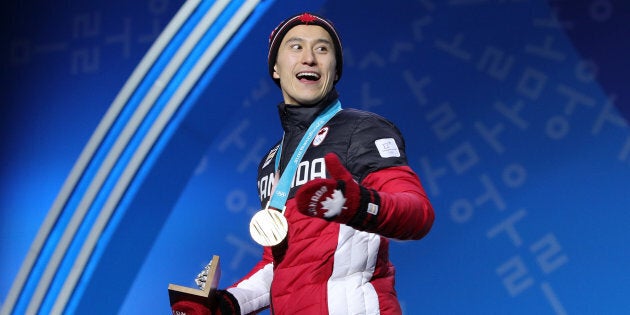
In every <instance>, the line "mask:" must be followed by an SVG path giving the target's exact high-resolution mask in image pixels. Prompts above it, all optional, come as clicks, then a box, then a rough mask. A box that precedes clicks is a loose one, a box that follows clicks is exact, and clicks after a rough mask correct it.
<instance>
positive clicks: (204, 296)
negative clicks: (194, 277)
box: [168, 255, 221, 306]
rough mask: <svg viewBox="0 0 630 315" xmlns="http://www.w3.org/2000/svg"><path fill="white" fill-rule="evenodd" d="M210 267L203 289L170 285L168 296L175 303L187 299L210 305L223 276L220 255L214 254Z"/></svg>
mask: <svg viewBox="0 0 630 315" xmlns="http://www.w3.org/2000/svg"><path fill="white" fill-rule="evenodd" d="M209 265H210V266H209V269H208V279H207V280H206V285H205V286H204V288H203V290H202V289H195V288H189V287H184V286H180V285H176V284H170V283H169V285H168V297H169V300H170V302H171V306H173V304H175V303H177V302H179V301H182V300H185V301H192V302H196V303H200V304H203V305H206V306H210V304H211V302H212V299H211V297H212V294H214V291H216V289H217V286H218V285H219V278H220V277H221V268H220V267H219V256H216V255H214V256H212V260H211V261H210V264H209Z"/></svg>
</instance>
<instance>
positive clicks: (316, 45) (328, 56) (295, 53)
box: [273, 25, 337, 105]
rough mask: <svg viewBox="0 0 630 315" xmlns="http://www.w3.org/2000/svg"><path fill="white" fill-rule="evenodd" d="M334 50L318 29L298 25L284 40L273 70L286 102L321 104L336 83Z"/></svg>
mask: <svg viewBox="0 0 630 315" xmlns="http://www.w3.org/2000/svg"><path fill="white" fill-rule="evenodd" d="M336 66H337V61H336V60H335V47H334V45H333V41H332V39H331V37H330V35H329V34H328V32H327V31H326V30H325V29H324V28H322V27H321V26H317V25H297V26H295V27H293V28H292V29H290V30H289V31H288V32H287V34H286V35H285V36H284V38H283V39H282V43H280V47H279V49H278V57H277V58H276V64H275V66H274V67H273V69H274V72H273V77H274V78H275V79H279V80H280V88H281V89H282V96H283V97H284V102H285V103H287V104H293V105H310V104H315V103H317V102H318V101H320V100H321V99H322V98H323V97H324V96H325V95H326V94H327V93H328V92H329V91H330V90H331V89H332V87H333V82H335V80H336V79H337V71H336Z"/></svg>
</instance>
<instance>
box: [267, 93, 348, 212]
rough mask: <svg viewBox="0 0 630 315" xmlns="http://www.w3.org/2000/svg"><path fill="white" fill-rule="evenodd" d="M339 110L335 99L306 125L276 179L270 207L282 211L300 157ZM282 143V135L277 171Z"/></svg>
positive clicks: (277, 165)
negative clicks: (278, 177)
mask: <svg viewBox="0 0 630 315" xmlns="http://www.w3.org/2000/svg"><path fill="white" fill-rule="evenodd" d="M340 110H341V102H339V100H337V101H336V102H335V103H333V104H331V105H329V106H328V107H326V109H324V111H322V112H321V113H320V114H319V115H318V116H317V118H315V120H314V121H313V122H312V123H311V125H310V126H309V127H308V130H306V133H305V134H304V136H303V137H302V140H300V143H299V144H298V146H297V148H296V149H295V152H293V155H292V156H291V160H290V161H289V163H288V164H287V167H286V168H285V169H284V172H283V173H282V176H280V179H279V180H278V184H277V186H276V188H275V191H274V193H273V195H272V196H271V200H270V201H269V206H270V207H272V208H275V209H278V210H282V211H284V205H285V204H286V202H287V198H289V190H290V189H291V181H292V180H293V177H294V176H295V171H296V170H297V167H298V165H299V164H300V162H302V158H303V157H304V154H305V153H306V150H307V149H308V147H309V146H310V144H311V142H312V141H313V139H314V138H315V135H317V132H318V131H319V129H321V128H322V127H323V126H324V125H325V124H326V123H327V122H328V121H329V120H330V119H331V118H332V117H333V116H335V114H337V113H338V112H339V111H340ZM283 144H284V136H283V137H282V142H280V148H278V152H277V153H276V161H275V165H276V172H278V169H279V166H280V156H281V155H282V145H283Z"/></svg>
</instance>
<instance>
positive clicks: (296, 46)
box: [291, 44, 302, 50]
mask: <svg viewBox="0 0 630 315" xmlns="http://www.w3.org/2000/svg"><path fill="white" fill-rule="evenodd" d="M300 48H302V46H300V45H298V44H295V45H291V49H295V50H298V49H300Z"/></svg>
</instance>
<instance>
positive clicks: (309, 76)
mask: <svg viewBox="0 0 630 315" xmlns="http://www.w3.org/2000/svg"><path fill="white" fill-rule="evenodd" d="M295 77H296V78H297V79H298V80H309V81H317V80H319V78H320V76H319V73H316V72H300V73H298V74H297V75H296V76H295Z"/></svg>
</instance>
